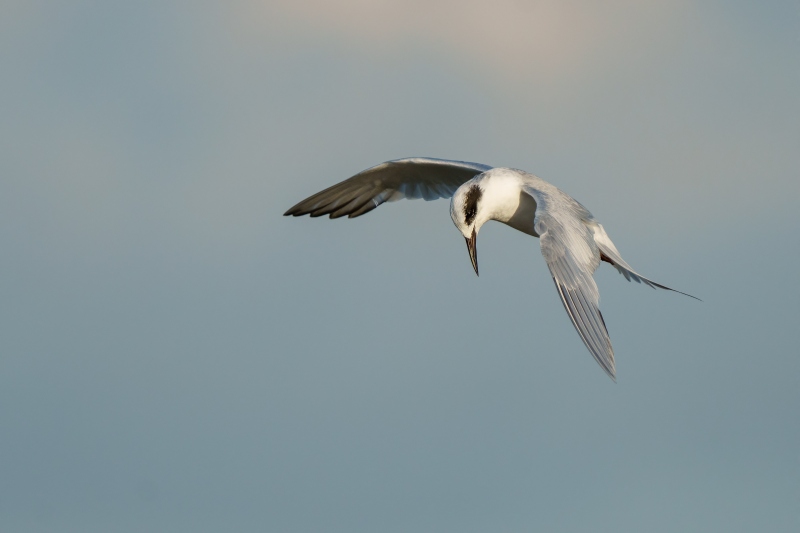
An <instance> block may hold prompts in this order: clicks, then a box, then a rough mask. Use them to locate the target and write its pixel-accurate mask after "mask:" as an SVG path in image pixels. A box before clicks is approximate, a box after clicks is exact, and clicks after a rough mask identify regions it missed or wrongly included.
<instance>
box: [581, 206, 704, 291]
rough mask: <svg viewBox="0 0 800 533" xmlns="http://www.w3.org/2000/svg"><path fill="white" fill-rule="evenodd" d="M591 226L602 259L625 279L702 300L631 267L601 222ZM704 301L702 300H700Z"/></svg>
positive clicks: (590, 224)
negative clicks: (658, 281)
mask: <svg viewBox="0 0 800 533" xmlns="http://www.w3.org/2000/svg"><path fill="white" fill-rule="evenodd" d="M588 225H589V227H590V228H591V230H592V231H593V232H594V242H595V243H596V244H597V248H598V249H599V250H600V259H601V260H603V261H605V262H606V263H609V264H611V265H612V266H613V267H614V268H616V269H617V271H618V272H619V273H620V274H622V275H623V276H625V279H627V280H628V281H631V280H633V281H635V282H636V283H644V284H645V285H647V286H648V287H651V288H653V289H655V288H658V289H664V290H668V291H672V292H677V293H678V294H683V295H684V296H688V297H689V298H694V299H695V300H700V298H698V297H697V296H692V295H691V294H687V293H685V292H681V291H678V290H675V289H673V288H670V287H667V286H666V285H662V284H660V283H656V282H655V281H653V280H651V279H648V278H646V277H644V276H642V275H641V274H639V273H638V272H636V271H635V270H633V268H631V266H630V265H629V264H628V263H626V262H625V260H624V259H623V258H622V256H621V255H620V253H619V251H617V247H616V246H614V243H613V242H611V239H609V238H608V234H606V230H605V229H603V226H602V225H601V224H598V223H597V222H595V221H591V222H590V223H589V224H588ZM700 301H702V300H700Z"/></svg>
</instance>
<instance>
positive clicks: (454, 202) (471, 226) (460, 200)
mask: <svg viewBox="0 0 800 533" xmlns="http://www.w3.org/2000/svg"><path fill="white" fill-rule="evenodd" d="M482 197H483V189H482V188H481V185H480V183H479V182H478V181H477V180H470V181H468V182H466V183H464V184H463V185H462V186H461V187H459V188H458V189H457V190H456V192H455V194H453V198H452V199H451V200H450V218H452V219H453V224H455V225H456V227H457V228H458V231H460V232H461V234H462V235H463V236H464V239H466V241H467V250H468V251H469V258H470V260H471V261H472V267H473V268H474V269H475V274H477V273H478V251H477V249H476V248H475V246H476V245H475V241H476V239H477V238H478V231H480V229H481V226H482V225H483V223H484V222H486V220H487V218H485V216H483V215H485V212H484V211H482V210H481V198H482Z"/></svg>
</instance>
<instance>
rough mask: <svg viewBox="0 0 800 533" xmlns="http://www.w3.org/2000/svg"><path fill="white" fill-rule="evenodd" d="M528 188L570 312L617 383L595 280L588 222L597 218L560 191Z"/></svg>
mask: <svg viewBox="0 0 800 533" xmlns="http://www.w3.org/2000/svg"><path fill="white" fill-rule="evenodd" d="M523 189H524V190H525V191H526V192H528V194H530V195H531V196H533V197H534V199H535V200H536V204H537V208H536V216H535V218H534V228H535V230H536V233H538V234H539V241H540V244H541V248H542V255H543V256H544V260H545V261H546V262H547V266H548V268H550V273H551V274H552V275H553V281H554V282H555V284H556V289H557V290H558V295H559V296H560V297H561V301H562V303H563V304H564V309H566V310H567V314H568V315H569V318H570V320H572V325H573V326H575V329H576V330H578V334H579V335H580V336H581V340H583V343H584V344H585V345H586V347H587V348H588V349H589V351H590V352H591V354H592V356H594V358H595V360H597V362H598V363H599V364H600V366H601V367H603V370H605V371H606V373H607V374H608V375H609V376H610V377H611V379H614V380H616V369H615V366H614V349H613V348H612V347H611V339H609V337H608V330H607V329H606V324H605V321H604V320H603V315H602V314H601V313H600V308H599V303H600V292H599V291H598V290H597V284H596V283H595V282H594V278H593V277H592V274H593V273H594V271H595V269H596V268H597V265H598V264H599V263H600V252H599V251H598V249H597V245H596V244H595V243H594V239H593V235H592V233H591V232H590V231H589V228H588V227H587V226H586V224H585V222H584V221H585V220H587V217H589V218H590V217H591V214H590V213H589V212H588V211H587V210H586V209H585V208H584V207H583V206H581V205H580V204H579V203H577V202H575V201H574V200H572V198H569V197H568V196H567V195H566V194H564V193H562V192H561V191H558V190H557V189H555V188H554V187H553V189H554V190H553V191H541V190H538V189H537V188H535V187H532V186H523Z"/></svg>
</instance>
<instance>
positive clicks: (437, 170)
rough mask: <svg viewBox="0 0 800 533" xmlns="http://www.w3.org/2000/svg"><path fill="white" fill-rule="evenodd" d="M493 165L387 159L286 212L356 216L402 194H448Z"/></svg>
mask: <svg viewBox="0 0 800 533" xmlns="http://www.w3.org/2000/svg"><path fill="white" fill-rule="evenodd" d="M491 168H492V167H490V166H487V165H481V164H478V163H467V162H464V161H448V160H446V159H433V158H427V157H414V158H409V159H397V160H395V161H387V162H386V163H381V164H380V165H376V166H374V167H372V168H368V169H367V170H364V171H362V172H359V173H358V174H356V175H355V176H353V177H352V178H349V179H346V180H344V181H343V182H341V183H337V184H336V185H334V186H332V187H328V188H327V189H325V190H324V191H321V192H318V193H317V194H314V195H312V196H309V197H308V198H306V199H305V200H303V201H302V202H300V203H298V204H297V205H295V206H294V207H292V208H291V209H289V210H288V211H286V213H284V215H287V216H288V215H294V216H296V217H297V216H301V215H311V216H312V217H318V216H321V215H330V218H339V217H342V216H344V215H347V216H349V217H350V218H354V217H357V216H361V215H363V214H364V213H368V212H370V211H372V210H373V209H375V208H376V207H378V206H379V205H381V204H382V203H384V202H391V201H394V200H400V199H402V198H408V199H416V198H424V199H425V200H436V199H438V198H449V197H451V196H452V195H453V193H454V192H455V191H456V189H458V187H459V186H461V184H462V183H464V182H466V181H469V180H470V179H472V178H473V177H475V176H477V175H478V174H481V173H483V172H486V171H487V170H490V169H491Z"/></svg>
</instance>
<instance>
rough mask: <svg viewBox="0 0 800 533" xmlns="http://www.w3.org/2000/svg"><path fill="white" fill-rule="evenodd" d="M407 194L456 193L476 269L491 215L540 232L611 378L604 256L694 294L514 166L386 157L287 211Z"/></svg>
mask: <svg viewBox="0 0 800 533" xmlns="http://www.w3.org/2000/svg"><path fill="white" fill-rule="evenodd" d="M403 198H407V199H417V198H424V199H425V200H436V199H438V198H451V200H450V218H452V219H453V223H454V224H455V225H456V228H458V230H459V231H460V232H461V234H462V235H463V236H464V239H465V240H466V242H467V250H468V252H469V258H470V261H472V266H473V268H474V269H475V274H478V253H477V248H476V240H477V237H478V232H479V231H480V229H481V226H483V224H484V223H486V222H487V221H489V220H496V221H498V222H502V223H503V224H506V225H508V226H511V227H512V228H514V229H516V230H519V231H521V232H523V233H526V234H528V235H531V236H532V237H538V238H539V243H540V245H541V250H542V255H543V256H544V259H545V262H546V263H547V266H548V268H549V269H550V273H551V274H552V276H553V281H554V282H555V286H556V290H557V291H558V295H559V297H560V298H561V302H562V303H563V304H564V309H566V311H567V315H569V318H570V320H571V321H572V325H573V326H575V329H576V330H577V331H578V334H579V335H580V337H581V340H582V341H583V343H584V344H585V345H586V347H587V348H588V349H589V352H591V354H592V356H594V358H595V360H596V361H597V362H598V363H599V364H600V366H601V367H602V368H603V370H605V372H606V373H607V374H608V375H609V376H610V377H611V379H612V380H614V381H616V367H615V364H614V349H613V348H612V347H611V340H610V339H609V336H608V330H607V329H606V324H605V321H604V320H603V315H602V314H601V313H600V308H599V302H600V293H599V292H598V290H597V284H596V283H595V281H594V278H593V277H592V274H593V273H594V271H595V270H596V269H597V267H598V266H599V265H600V261H605V262H607V263H610V264H611V265H612V266H613V267H614V268H616V269H617V270H618V271H619V273H620V274H622V275H623V276H625V279H627V280H628V281H631V280H633V281H636V282H638V283H644V284H645V285H648V286H650V287H652V288H656V287H657V288H659V289H666V290H668V291H673V292H678V293H680V294H684V295H685V296H689V297H690V298H695V297H694V296H692V295H690V294H686V293H683V292H680V291H676V290H675V289H671V288H669V287H667V286H665V285H661V284H660V283H656V282H655V281H653V280H650V279H648V278H646V277H644V276H642V275H641V274H639V273H637V272H636V271H634V270H633V269H632V268H631V267H630V265H628V263H626V262H625V260H624V259H622V256H621V255H620V253H619V252H618V251H617V248H616V247H615V246H614V243H613V242H611V239H609V237H608V235H607V234H606V232H605V230H604V229H603V226H602V225H600V223H599V222H597V220H595V218H594V217H593V216H592V214H591V213H590V212H589V210H588V209H586V208H585V207H584V206H583V205H581V204H580V203H578V202H577V201H576V200H575V199H574V198H572V197H571V196H569V195H568V194H566V193H564V192H562V191H561V190H560V189H558V188H556V187H555V186H554V185H551V184H550V183H548V182H546V181H544V180H543V179H541V178H539V177H537V176H534V175H533V174H530V173H528V172H524V171H522V170H516V169H513V168H503V167H491V166H488V165H482V164H479V163H468V162H465V161H450V160H446V159H434V158H425V157H414V158H408V159H397V160H394V161H387V162H385V163H381V164H380V165H376V166H374V167H372V168H368V169H367V170H364V171H363V172H360V173H358V174H356V175H355V176H353V177H352V178H349V179H347V180H345V181H342V182H341V183H337V184H336V185H334V186H332V187H329V188H327V189H325V190H324V191H321V192H318V193H317V194H314V195H312V196H309V197H308V198H306V199H305V200H303V201H302V202H300V203H298V204H297V205H295V206H294V207H292V208H291V209H289V210H288V211H286V213H284V215H285V216H290V215H292V216H302V215H311V216H312V217H318V216H322V215H329V216H330V218H339V217H343V216H345V215H347V216H348V217H349V218H354V217H358V216H361V215H363V214H365V213H368V212H370V211H372V210H373V209H375V208H376V207H378V206H379V205H381V204H383V203H385V202H392V201H395V200H400V199H403ZM695 299H699V298H695Z"/></svg>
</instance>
